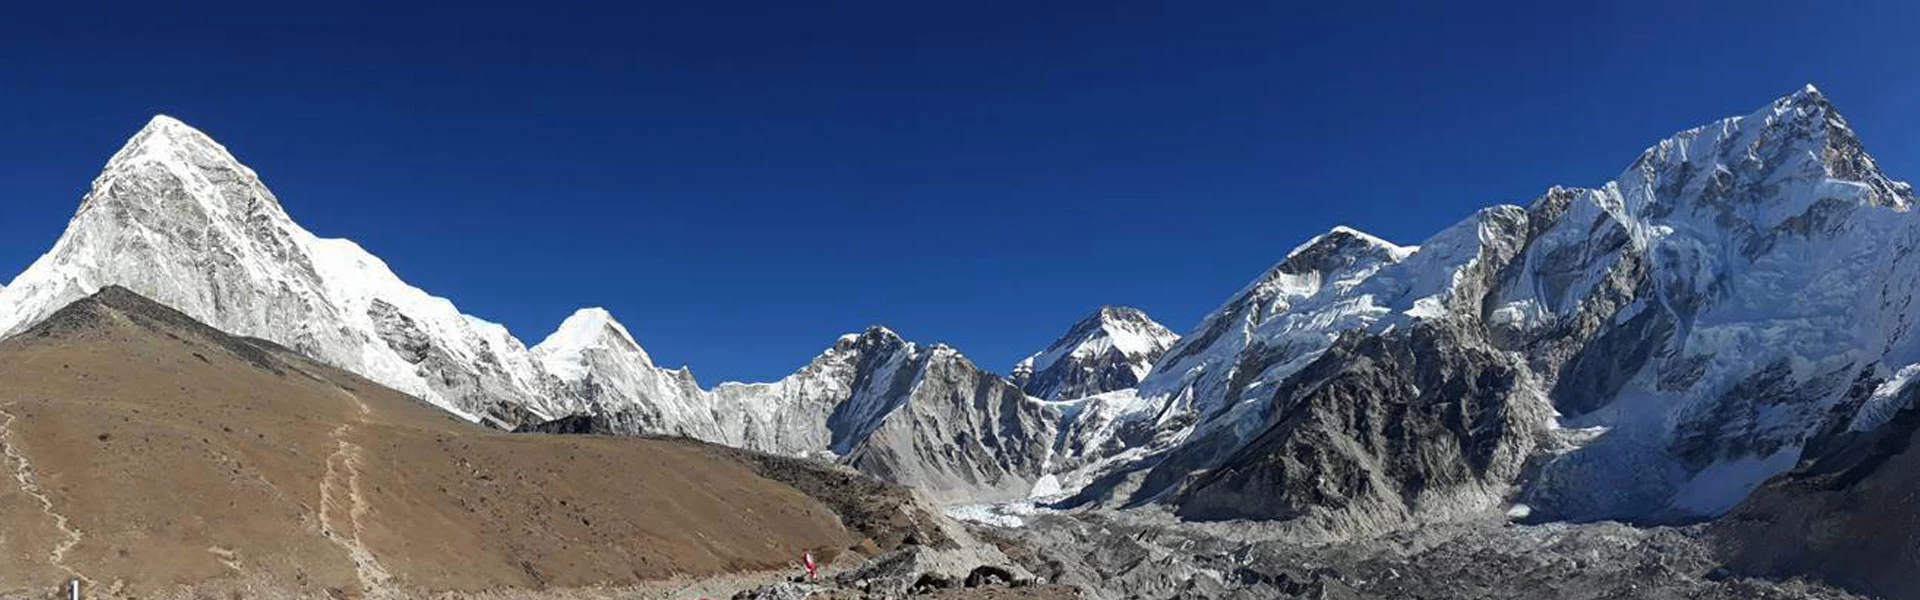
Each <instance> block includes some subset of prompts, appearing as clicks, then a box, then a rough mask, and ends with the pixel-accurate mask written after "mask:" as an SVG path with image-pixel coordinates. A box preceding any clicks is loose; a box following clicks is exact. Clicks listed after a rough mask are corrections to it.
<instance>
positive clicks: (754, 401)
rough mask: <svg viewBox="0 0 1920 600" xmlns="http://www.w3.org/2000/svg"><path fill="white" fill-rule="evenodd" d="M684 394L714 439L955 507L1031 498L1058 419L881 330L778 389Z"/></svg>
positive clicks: (612, 420) (617, 414) (612, 414)
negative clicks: (851, 472)
mask: <svg viewBox="0 0 1920 600" xmlns="http://www.w3.org/2000/svg"><path fill="white" fill-rule="evenodd" d="M545 347H546V344H542V348H545ZM542 352H543V353H544V350H543V351H542ZM556 370H557V371H558V370H564V369H558V368H556ZM563 377H564V376H563ZM623 389H632V388H623ZM686 393H688V394H691V396H690V397H691V398H694V400H693V402H697V403H701V404H703V405H705V406H709V407H711V408H710V412H709V413H708V414H709V415H710V416H708V417H707V419H709V420H708V421H707V423H710V424H712V426H713V427H714V428H716V430H717V431H718V434H717V436H716V437H715V438H712V439H713V440H714V441H718V442H720V443H724V444H727V445H731V446H736V447H740V448H748V449H753V450H760V451H764V452H770V453H775V454H786V455H811V456H822V457H832V458H836V459H838V460H840V461H842V462H844V463H846V464H848V465H851V466H853V467H855V468H857V469H860V470H861V471H864V472H868V473H872V474H875V475H877V476H880V477H881V478H883V479H887V480H889V481H895V482H900V483H905V484H909V485H911V486H913V487H915V488H916V489H918V490H919V491H921V492H922V493H923V494H926V495H927V496H928V497H929V498H931V499H934V500H936V501H941V502H950V503H955V502H988V501H1004V500H1017V499H1024V498H1026V497H1027V495H1028V494H1029V493H1030V492H1031V491H1032V489H1033V488H1034V485H1035V484H1036V483H1037V482H1038V481H1039V480H1041V478H1042V477H1043V476H1044V475H1045V466H1046V463H1047V460H1048V459H1049V457H1050V456H1051V454H1052V444H1053V441H1054V438H1055V425H1054V424H1055V423H1056V422H1057V421H1058V420H1059V418H1060V414H1059V412H1058V411H1057V410H1055V409H1052V408H1049V407H1047V406H1045V405H1043V404H1042V403H1040V402H1039V401H1037V400H1035V399H1033V398H1031V397H1028V396H1027V395H1026V394H1024V393H1022V392H1021V391H1020V389H1019V388H1017V387H1014V386H1013V384H1011V383H1008V382H1007V381H1006V380H1004V379H1002V378H1000V377H999V376H998V375H995V374H993V373H990V372H987V371H985V370H983V369H980V368H979V367H978V366H975V365H974V364H973V362H972V361H970V360H968V359H967V358H966V357H965V356H963V355H961V354H960V353H959V352H957V351H955V350H954V349H952V348H949V347H946V346H942V345H933V346H921V345H918V344H914V343H912V342H908V341H906V340H905V339H902V338H901V337H900V336H899V335H898V334H895V333H894V332H893V331H891V330H888V329H886V328H882V327H874V328H870V329H868V330H867V331H865V332H863V333H860V334H850V335H847V336H843V337H841V338H840V339H839V340H838V341H836V342H835V343H834V345H833V347H832V348H829V349H828V350H827V351H826V352H824V353H822V354H821V355H820V356H819V357H817V358H815V359H814V360H813V361H812V362H810V363H809V364H808V365H807V366H806V367H804V368H802V369H800V370H799V371H798V372H796V373H794V374H793V375H790V376H788V377H786V378H784V379H781V380H780V381H776V382H773V383H764V384H738V383H728V384H722V385H720V386H719V387H717V388H715V389H714V390H712V391H711V392H701V391H698V389H697V388H692V389H691V390H689V391H687V392H686ZM633 405H634V406H640V405H639V404H633ZM592 414H593V415H594V419H596V420H598V421H600V422H602V423H603V424H601V425H596V426H595V427H597V428H599V429H604V430H607V431H612V432H615V433H619V434H626V435H637V434H645V433H653V432H654V430H653V429H650V428H649V426H647V425H645V423H646V421H645V418H644V416H640V417H635V416H631V412H630V410H627V409H619V408H612V409H607V410H599V411H595V412H593V413H592Z"/></svg>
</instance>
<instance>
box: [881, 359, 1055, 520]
mask: <svg viewBox="0 0 1920 600" xmlns="http://www.w3.org/2000/svg"><path fill="white" fill-rule="evenodd" d="M903 371H904V375H901V376H900V377H901V379H898V380H897V381H901V382H905V383H906V384H908V385H907V387H905V388H904V389H898V390H895V391H893V392H891V393H890V395H892V396H895V397H897V398H898V403H897V404H895V405H893V406H890V407H888V408H887V409H886V410H885V412H884V413H881V414H879V416H878V418H877V419H876V420H874V421H873V423H872V424H871V429H870V430H869V433H867V434H866V435H864V436H862V437H861V438H860V440H859V442H858V443H857V444H855V445H853V446H851V448H850V451H849V452H848V453H847V454H846V456H845V457H844V460H845V461H846V462H847V464H849V465H852V466H853V467H854V468H857V469H859V470H861V471H864V472H867V473H872V474H874V475H876V476H878V477H880V478H882V479H886V480H890V481H901V482H912V484H913V485H914V486H915V487H916V488H917V489H919V490H921V491H922V492H923V493H926V494H928V495H929V496H930V497H932V498H934V499H936V500H960V499H966V500H972V501H1005V500H1016V499H1022V498H1025V497H1026V495H1027V493H1028V492H1029V491H1031V490H1032V488H1033V484H1034V482H1035V481H1036V480H1038V479H1039V478H1040V477H1041V476H1042V475H1043V474H1044V467H1045V462H1046V460H1047V457H1048V456H1049V455H1050V454H1051V452H1052V444H1053V441H1054V428H1055V422H1056V421H1057V420H1058V415H1056V414H1054V413H1052V412H1050V411H1048V410H1047V409H1045V408H1044V407H1042V406H1040V405H1039V404H1036V403H1034V402H1033V401H1032V400H1031V399H1030V398H1028V397H1027V395H1026V393H1024V392H1022V391H1020V389H1019V388H1017V387H1014V386H1013V384H1011V383H1009V382H1007V381H1006V380H1004V379H1001V378H1000V377H999V376H997V375H994V374H992V373H989V372H986V371H984V370H982V369H980V368H979V367H976V366H974V364H973V363H972V362H971V361H968V360H967V359H966V358H965V357H963V356H961V355H960V354H959V353H957V352H954V351H953V350H952V349H949V348H945V347H938V346H936V347H933V348H931V349H927V350H925V351H923V352H921V353H919V355H918V356H915V357H914V358H913V359H912V361H911V367H910V369H905V370H903ZM843 409H847V410H855V411H858V406H856V405H851V404H849V405H843Z"/></svg>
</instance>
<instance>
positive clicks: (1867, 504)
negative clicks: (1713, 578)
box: [1712, 386, 1920, 598]
mask: <svg viewBox="0 0 1920 600" xmlns="http://www.w3.org/2000/svg"><path fill="white" fill-rule="evenodd" d="M1863 388H1865V389H1870V388H1867V387H1866V386H1856V387H1855V388H1854V391H1853V393H1852V394H1850V396H1852V397H1853V398H1859V397H1862V396H1864V389H1863ZM1901 395H1902V397H1901V398H1900V400H1899V401H1900V402H1902V403H1904V404H1905V408H1903V409H1901V410H1899V411H1898V412H1897V413H1895V414H1894V415H1893V417H1892V418H1891V419H1890V420H1888V421H1887V422H1886V423H1885V424H1882V425H1880V426H1879V427H1877V428H1874V429H1871V430H1868V431H1853V430H1851V429H1850V428H1849V427H1847V426H1846V425H1845V423H1846V422H1847V421H1850V420H1851V415H1847V414H1844V413H1840V412H1836V414H1835V417H1836V418H1835V420H1834V421H1832V422H1829V423H1828V424H1827V426H1825V427H1823V428H1822V432H1821V434H1820V436H1819V437H1817V438H1816V439H1815V440H1813V441H1812V442H1810V443H1809V444H1808V446H1807V452H1806V454H1805V456H1803V457H1802V460H1801V461H1800V463H1799V465H1798V466H1796V467H1795V468H1794V469H1793V470H1791V471H1788V472H1787V473H1785V474H1782V475H1781V476H1779V477H1776V478H1774V479H1773V480H1771V481H1768V482H1767V483H1766V484H1765V485H1763V486H1761V487H1760V489H1758V490H1755V491H1754V492H1753V494H1752V495H1751V496H1748V497H1747V499H1746V501H1744V502H1742V503H1741V504H1740V505H1739V506H1738V507H1736V508H1734V510H1733V512H1732V513H1729V514H1728V515H1727V516H1726V517H1724V518H1723V519H1721V521H1720V522H1719V523H1717V524H1715V525H1714V526H1713V528H1712V531H1713V533H1714V534H1715V535H1714V538H1715V541H1716V546H1717V548H1718V549H1719V551H1720V552H1721V553H1722V555H1723V556H1724V557H1725V558H1726V560H1727V562H1728V564H1729V565H1730V566H1731V567H1732V568H1733V569H1734V570H1735V571H1736V572H1739V573H1742V574H1747V575H1753V576H1760V577H1791V576H1796V575H1809V574H1810V575H1814V576H1818V577H1820V578H1822V579H1825V580H1827V581H1831V582H1834V583H1837V584H1840V585H1842V586H1845V587H1848V588H1852V589H1854V590H1856V591H1860V592H1863V593H1868V594H1873V595H1878V596H1883V597H1887V598H1915V597H1920V561H1916V559H1915V558H1914V557H1916V556H1920V536H1916V535H1914V533H1915V532H1920V511H1916V510H1915V509H1914V505H1913V499H1914V498H1915V497H1916V496H1920V451H1916V450H1915V445H1914V442H1915V441H1916V439H1920V406H1916V404H1915V401H1916V400H1920V386H1908V387H1907V388H1906V389H1905V391H1904V392H1902V394H1901Z"/></svg>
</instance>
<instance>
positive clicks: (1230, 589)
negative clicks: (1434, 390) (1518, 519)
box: [976, 511, 1860, 600]
mask: <svg viewBox="0 0 1920 600" xmlns="http://www.w3.org/2000/svg"><path fill="white" fill-rule="evenodd" d="M976 533H977V534H978V535H979V536H980V537H982V538H983V539H989V540H992V541H995V542H997V543H998V544H999V545H1000V546H1001V547H1002V548H1003V549H1004V550H1005V551H1006V554H1007V555H1008V556H1009V557H1010V558H1011V559H1013V560H1014V561H1016V562H1018V563H1020V564H1021V565H1022V566H1023V567H1025V568H1026V569H1027V570H1029V571H1031V572H1033V573H1034V574H1035V576H1036V577H1037V578H1039V580H1040V581H1046V582H1049V583H1053V584H1058V585H1065V586H1071V587H1074V588H1077V589H1079V590H1081V591H1083V592H1084V593H1085V594H1086V597H1087V598H1092V599H1096V600H1105V599H1123V598H1124V599H1136V598H1139V599H1147V598H1156V599H1157V598H1245V599H1266V598H1314V599H1361V598H1381V599H1387V598H1392V599H1411V600H1443V599H1460V600H1467V599H1473V600H1502V599H1512V600H1521V599H1525V600H1554V599H1565V600H1613V599H1618V600H1626V599H1636V600H1639V599H1651V600H1662V599H1674V600H1679V599H1688V600H1714V599H1725V600H1764V599H1782V600H1784V599H1790V598H1791V599H1805V598H1816V599H1834V600H1839V599H1851V598H1859V597H1860V596H1855V595H1852V594H1849V593H1847V592H1844V591H1840V590H1837V589H1834V588H1831V587H1827V586H1824V585H1822V584H1818V583H1813V582H1808V581H1803V580H1786V581H1772V580H1761V579H1751V578H1744V577H1738V576H1734V575H1732V574H1731V573H1730V572H1729V571H1728V570H1726V569H1725V568H1724V567H1723V566H1722V565H1721V564H1720V563H1719V562H1718V561H1717V560H1715V558H1714V555H1713V553H1712V552H1711V550H1710V548H1709V544H1708V542H1707V540H1706V539H1705V530H1704V529H1703V528H1700V527H1678V528H1676V527H1653V528H1641V527H1634V526H1630V525H1623V524H1619V523H1612V522H1603V523H1587V524H1567V523H1555V524H1546V525H1514V524H1509V523H1506V522H1504V521H1503V520H1500V519H1498V518H1488V519H1483V520H1478V521H1463V522H1456V523H1446V524H1432V525H1427V526H1424V527H1421V528H1418V529H1416V530H1413V531H1407V532H1402V533H1395V534H1389V535H1384V536H1379V537H1373V538H1369V539H1363V540H1354V541H1346V542H1339V543H1326V544H1314V543H1302V542H1299V541H1295V540H1290V539H1285V538H1275V537H1272V536H1271V532H1269V531H1266V530H1264V528H1261V527H1257V526H1254V525H1251V524H1244V523H1243V524H1235V523H1208V524H1196V523H1184V522H1179V521H1177V520H1175V519H1173V518H1172V517H1170V516H1168V515H1166V514H1165V513H1159V512H1154V511H1127V512H1117V513H1115V512H1104V513H1081V514H1074V515H1046V516H1041V517H1037V518H1035V519H1032V520H1031V521H1030V522H1029V523H1028V525H1027V526H1025V527H1020V528H994V529H991V530H987V529H977V530H976Z"/></svg>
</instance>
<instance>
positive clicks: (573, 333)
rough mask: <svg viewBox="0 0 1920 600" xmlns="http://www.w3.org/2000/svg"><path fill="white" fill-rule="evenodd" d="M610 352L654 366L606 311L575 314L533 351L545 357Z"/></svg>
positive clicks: (629, 335)
mask: <svg viewBox="0 0 1920 600" xmlns="http://www.w3.org/2000/svg"><path fill="white" fill-rule="evenodd" d="M596 347H598V348H610V349H615V350H620V351H626V352H632V353H636V354H638V355H639V357H640V359H641V360H642V361H644V362H645V363H646V364H653V359H652V357H650V356H648V355H647V352H646V350H643V349H641V348H640V343H639V342H637V341H634V339H633V334H632V333H628V332H627V327H626V326H625V325H622V324H620V321H618V320H615V319H614V318H613V314H612V313H609V312H607V309H604V308H583V309H580V310H578V311H574V313H573V315H572V316H569V317H567V319H566V320H565V321H562V322H561V323H560V328H559V329H556V330H554V332H553V333H552V334H551V335H548V336H547V339H546V340H544V341H541V342H540V343H539V344H538V345H535V346H534V347H533V350H534V352H535V353H538V354H542V355H553V354H564V353H572V352H579V351H581V350H584V349H587V348H596Z"/></svg>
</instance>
